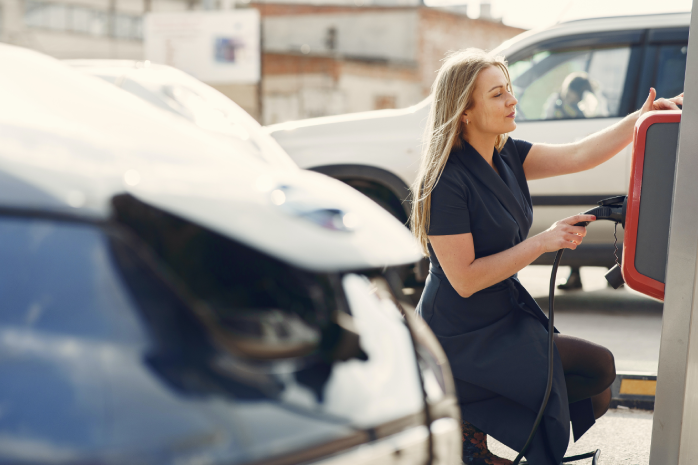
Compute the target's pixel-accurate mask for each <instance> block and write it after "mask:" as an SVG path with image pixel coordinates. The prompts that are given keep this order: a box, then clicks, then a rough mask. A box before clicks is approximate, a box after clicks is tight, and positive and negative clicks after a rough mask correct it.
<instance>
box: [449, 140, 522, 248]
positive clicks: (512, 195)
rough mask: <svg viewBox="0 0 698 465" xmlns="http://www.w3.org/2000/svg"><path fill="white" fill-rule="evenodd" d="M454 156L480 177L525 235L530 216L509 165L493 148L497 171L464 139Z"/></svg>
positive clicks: (493, 158) (453, 153)
mask: <svg viewBox="0 0 698 465" xmlns="http://www.w3.org/2000/svg"><path fill="white" fill-rule="evenodd" d="M452 155H455V158H456V159H457V160H458V161H459V162H460V163H461V165H463V166H464V167H465V169H466V170H468V171H469V172H470V173H471V174H473V175H474V176H475V177H477V178H478V179H480V180H481V181H482V183H483V184H484V185H485V186H487V188H488V189H489V190H490V191H492V193H493V194H494V195H495V196H496V197H497V199H498V200H499V201H500V202H501V204H502V205H503V206H504V208H506V209H507V211H508V212H509V213H510V214H511V216H513V217H514V220H516V222H517V223H518V224H519V228H521V229H522V232H523V234H522V236H523V237H526V235H527V234H528V230H529V229H530V227H531V222H532V221H531V218H530V217H529V215H528V214H527V210H528V209H527V208H526V207H525V205H523V203H522V202H524V199H523V194H522V192H521V188H520V187H519V183H518V182H517V180H516V176H515V175H514V173H513V171H512V170H511V168H509V166H508V165H507V164H506V163H504V160H502V157H501V155H500V154H499V152H497V149H494V152H493V154H492V160H493V162H494V165H495V166H496V167H497V170H498V171H499V175H497V172H496V171H495V170H494V169H492V167H491V166H490V165H489V164H488V163H487V161H486V160H485V159H484V158H483V157H482V155H480V154H479V153H478V152H477V150H475V149H474V148H473V146H472V145H470V144H469V143H468V142H466V141H465V140H461V147H460V148H458V149H455V150H454V151H453V152H452Z"/></svg>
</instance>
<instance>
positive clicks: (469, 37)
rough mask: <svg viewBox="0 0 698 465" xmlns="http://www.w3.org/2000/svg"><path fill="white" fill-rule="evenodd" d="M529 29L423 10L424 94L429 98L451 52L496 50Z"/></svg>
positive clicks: (422, 56) (421, 71)
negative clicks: (440, 69)
mask: <svg viewBox="0 0 698 465" xmlns="http://www.w3.org/2000/svg"><path fill="white" fill-rule="evenodd" d="M524 31H525V29H519V28H515V27H510V26H505V25H503V24H502V23H500V22H495V21H483V20H479V19H470V18H468V17H466V16H463V15H457V14H453V13H451V12H448V11H444V10H437V9H431V8H422V9H421V10H420V21H419V37H420V44H419V46H420V58H419V64H420V73H421V81H422V85H423V89H422V90H423V93H424V94H425V95H428V94H429V89H430V87H431V84H432V82H433V81H434V78H435V77H436V71H438V69H439V68H440V67H441V63H442V60H443V58H444V57H445V56H446V55H447V54H448V52H450V51H454V50H460V49H464V48H469V47H475V48H480V49H483V50H492V49H493V48H495V47H497V46H498V45H499V44H501V43H502V42H504V41H505V40H508V39H510V38H512V37H514V36H516V35H519V34H520V33H522V32H524Z"/></svg>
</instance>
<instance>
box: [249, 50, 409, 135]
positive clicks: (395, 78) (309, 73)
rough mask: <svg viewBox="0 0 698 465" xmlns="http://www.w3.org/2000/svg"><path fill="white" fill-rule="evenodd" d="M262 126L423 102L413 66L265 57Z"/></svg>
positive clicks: (278, 55) (322, 57) (267, 54)
mask: <svg viewBox="0 0 698 465" xmlns="http://www.w3.org/2000/svg"><path fill="white" fill-rule="evenodd" d="M262 66H263V68H262V70H263V82H262V88H263V108H264V114H263V117H262V121H263V123H264V124H274V123H280V122H284V121H291V120H296V119H302V118H312V117H318V116H328V115H339V114H343V113H353V112H359V111H367V110H379V109H384V108H402V107H406V106H409V105H411V104H413V103H415V102H417V101H419V100H420V99H421V98H422V95H421V94H422V91H421V83H420V80H419V68H418V67H417V66H416V64H414V65H404V64H387V63H375V62H366V61H361V60H346V59H338V58H335V57H328V56H312V55H303V54H294V55H291V54H273V53H265V55H264V60H263V65H262Z"/></svg>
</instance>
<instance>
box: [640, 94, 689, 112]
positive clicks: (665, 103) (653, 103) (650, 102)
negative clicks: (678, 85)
mask: <svg viewBox="0 0 698 465" xmlns="http://www.w3.org/2000/svg"><path fill="white" fill-rule="evenodd" d="M656 97H657V91H656V90H654V87H650V94H649V95H648V96H647V100H645V103H644V104H643V105H642V108H640V116H642V115H644V114H645V113H647V112H648V111H659V110H680V108H679V107H678V106H677V105H682V106H683V92H681V94H679V95H677V96H676V97H673V98H658V99H657V100H655V98H656Z"/></svg>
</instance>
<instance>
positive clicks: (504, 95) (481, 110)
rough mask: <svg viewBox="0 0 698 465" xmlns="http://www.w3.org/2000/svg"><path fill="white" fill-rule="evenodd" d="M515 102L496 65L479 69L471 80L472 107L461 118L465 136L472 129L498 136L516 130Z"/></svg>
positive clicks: (504, 78)
mask: <svg viewBox="0 0 698 465" xmlns="http://www.w3.org/2000/svg"><path fill="white" fill-rule="evenodd" d="M516 103H517V100H516V99H515V98H514V96H513V95H512V94H511V89H510V88H509V83H508V81H507V78H506V77H505V76H504V72H503V71H502V70H501V69H500V68H499V67H498V66H490V67H488V68H485V69H483V70H482V71H480V74H479V75H478V76H477V79H476V80H475V90H474V91H473V106H472V107H471V108H469V109H468V110H466V112H465V113H464V114H463V117H462V118H461V119H462V121H463V124H464V125H465V124H466V120H467V121H468V124H467V126H465V127H464V129H465V134H466V137H467V136H468V135H469V134H470V135H473V133H474V132H480V133H482V134H487V135H493V136H498V135H500V134H505V133H508V132H511V131H513V130H514V129H516V122H514V117H515V116H516Z"/></svg>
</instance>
